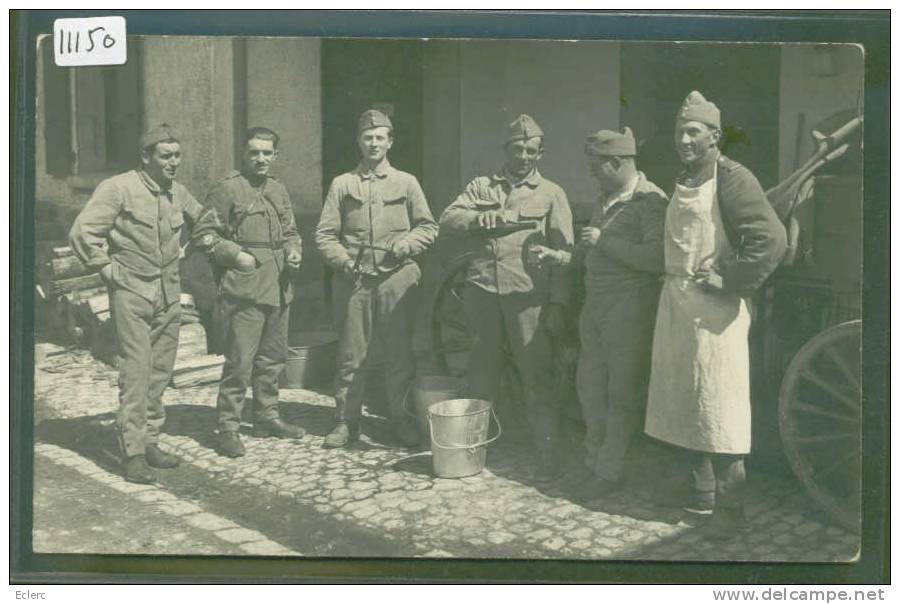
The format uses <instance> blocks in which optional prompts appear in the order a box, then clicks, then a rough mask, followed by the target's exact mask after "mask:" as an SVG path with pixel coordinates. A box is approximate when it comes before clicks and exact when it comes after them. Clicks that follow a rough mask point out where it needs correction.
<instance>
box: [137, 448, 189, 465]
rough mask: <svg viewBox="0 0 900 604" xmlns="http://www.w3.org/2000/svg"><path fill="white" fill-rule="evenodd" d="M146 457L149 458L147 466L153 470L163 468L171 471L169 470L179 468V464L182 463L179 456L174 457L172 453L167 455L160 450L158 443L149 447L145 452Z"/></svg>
mask: <svg viewBox="0 0 900 604" xmlns="http://www.w3.org/2000/svg"><path fill="white" fill-rule="evenodd" d="M144 455H145V456H146V458H147V464H148V465H149V466H150V467H151V468H161V469H165V470H167V469H169V468H177V467H178V464H180V463H181V459H179V458H178V456H177V455H172V454H171V453H166V452H165V451H163V450H162V449H160V448H159V445H157V444H156V443H153V444H150V445H147V447H146V449H145V450H144Z"/></svg>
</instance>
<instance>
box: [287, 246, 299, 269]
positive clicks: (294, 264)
mask: <svg viewBox="0 0 900 604" xmlns="http://www.w3.org/2000/svg"><path fill="white" fill-rule="evenodd" d="M286 260H287V263H288V265H289V266H290V267H291V268H294V269H297V268H300V262H302V261H303V254H302V252H300V250H298V249H296V248H294V249H292V250H291V251H289V252H288V255H287V258H286Z"/></svg>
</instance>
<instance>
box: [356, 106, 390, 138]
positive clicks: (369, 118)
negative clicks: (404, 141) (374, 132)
mask: <svg viewBox="0 0 900 604" xmlns="http://www.w3.org/2000/svg"><path fill="white" fill-rule="evenodd" d="M381 126H385V127H387V129H388V130H390V131H391V132H393V131H394V125H393V124H392V123H391V118H389V117H388V116H386V115H385V114H383V113H382V112H380V111H378V110H377V109H369V110H367V111H364V112H363V114H362V115H361V116H359V128H357V130H356V132H357V133H360V132H362V131H363V130H369V129H371V128H379V127H381Z"/></svg>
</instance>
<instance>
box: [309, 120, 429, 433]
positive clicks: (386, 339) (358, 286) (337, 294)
mask: <svg viewBox="0 0 900 604" xmlns="http://www.w3.org/2000/svg"><path fill="white" fill-rule="evenodd" d="M358 126H359V127H358V130H357V132H358V136H357V144H358V146H359V149H360V152H361V154H362V159H361V160H360V162H359V165H358V166H357V167H356V168H355V169H354V170H353V171H351V172H346V173H344V174H341V175H340V176H338V177H337V178H335V179H334V180H333V181H332V182H331V187H330V188H329V190H328V195H327V196H326V198H325V205H324V206H323V208H322V215H321V217H320V219H319V225H318V227H317V228H316V246H317V247H318V248H319V252H321V254H322V256H323V258H324V259H325V262H326V264H328V266H329V267H331V269H332V270H333V271H334V272H335V277H334V280H333V282H332V286H333V291H334V312H335V326H336V327H337V330H338V334H339V338H340V339H339V342H338V353H337V372H336V376H335V395H334V396H335V403H336V406H337V408H336V410H335V420H336V423H335V427H334V429H333V430H332V431H331V432H330V433H329V434H328V435H327V436H326V437H325V441H324V446H325V447H326V448H340V447H346V446H347V445H349V444H351V443H353V442H354V441H355V440H357V439H358V438H359V421H360V414H361V410H362V400H363V396H364V395H365V391H366V385H365V371H363V367H364V365H365V363H366V361H367V357H368V354H369V347H370V344H371V343H372V341H373V338H378V339H379V341H380V342H381V344H382V347H381V349H382V350H383V354H384V362H385V374H386V375H385V386H386V390H387V397H388V406H389V415H390V418H391V420H392V422H393V425H394V432H395V436H396V437H397V439H398V441H399V443H400V444H401V445H404V446H412V445H415V444H418V436H417V432H416V430H415V428H414V427H413V426H412V425H411V424H410V422H409V421H408V420H407V419H406V418H405V416H404V412H403V402H404V400H405V398H406V396H407V393H408V392H409V388H410V385H411V384H412V381H413V379H414V378H415V372H416V359H415V354H414V352H413V342H412V337H413V327H414V323H415V315H416V303H417V300H416V298H417V294H418V289H419V282H420V280H421V277H422V271H421V269H420V268H419V265H418V264H416V262H415V261H414V260H413V257H414V256H417V255H419V254H421V253H423V252H424V251H426V250H427V249H429V248H430V247H431V246H432V245H433V243H434V240H435V238H436V237H437V224H435V221H434V217H433V216H432V214H431V210H430V209H429V207H428V203H427V202H426V200H425V194H424V193H423V192H422V187H421V186H420V185H419V181H418V180H416V177H415V176H413V175H412V174H408V173H406V172H402V171H400V170H397V169H396V168H394V167H393V166H391V164H390V162H389V161H388V158H387V154H388V151H389V150H390V148H391V146H392V145H393V144H394V138H393V129H394V128H393V124H391V120H390V119H389V118H388V116H387V115H385V114H384V113H382V112H380V111H377V110H375V109H370V110H368V111H366V112H364V113H363V114H362V116H360V118H359V125H358Z"/></svg>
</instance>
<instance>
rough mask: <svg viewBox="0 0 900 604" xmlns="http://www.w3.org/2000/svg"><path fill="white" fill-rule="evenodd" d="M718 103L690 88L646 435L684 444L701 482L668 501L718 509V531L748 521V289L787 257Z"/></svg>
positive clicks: (680, 121) (677, 490)
mask: <svg viewBox="0 0 900 604" xmlns="http://www.w3.org/2000/svg"><path fill="white" fill-rule="evenodd" d="M720 120H721V118H720V114H719V109H718V107H716V106H715V105H714V104H713V103H711V102H709V101H707V100H706V99H705V98H703V95H701V94H700V93H699V92H696V91H694V92H691V93H690V94H689V95H688V96H687V98H685V100H684V104H683V105H682V106H681V110H680V111H679V113H678V118H677V121H676V123H675V149H676V151H677V152H678V156H679V158H680V159H681V162H682V164H683V165H684V171H683V172H682V174H681V175H680V176H679V177H678V181H677V182H676V185H675V186H676V189H675V193H674V194H673V196H672V199H671V201H670V202H669V206H668V209H667V210H666V231H665V243H664V246H665V270H666V277H665V282H664V284H663V289H662V295H661V296H660V300H659V311H658V313H657V318H656V329H655V332H654V337H653V361H652V367H651V376H650V390H649V395H648V400H647V420H646V424H645V430H646V432H647V434H649V435H650V436H653V437H655V438H658V439H660V440H663V441H665V442H668V443H671V444H673V445H676V446H678V447H682V448H683V449H684V450H685V457H686V462H687V463H686V465H687V466H688V467H689V468H690V469H691V471H692V472H691V474H692V477H693V480H689V479H688V472H687V468H685V470H686V471H685V473H684V476H683V478H684V480H683V481H681V483H679V484H677V485H669V486H670V487H671V490H669V491H668V492H667V493H666V492H661V493H660V495H661V496H663V499H661V501H660V502H661V503H669V504H672V505H680V506H687V507H690V508H693V509H697V510H699V511H707V512H708V511H709V510H710V509H712V508H714V511H713V518H712V522H711V523H710V524H709V525H707V528H706V530H707V531H708V533H709V536H711V537H714V538H720V537H725V538H727V537H729V536H730V535H732V534H734V531H736V530H737V529H739V528H741V527H742V526H743V520H744V515H743V504H744V491H745V480H746V474H745V470H744V455H746V454H747V453H749V452H750V360H749V356H750V355H749V346H748V342H747V335H748V331H749V329H750V311H749V309H748V304H747V303H748V298H749V297H750V296H751V295H752V294H753V292H754V291H755V290H756V289H757V288H758V287H759V286H760V285H761V284H762V283H763V281H764V280H765V279H766V277H768V275H769V274H770V273H771V272H772V271H773V270H774V269H775V267H776V266H777V265H778V263H779V262H780V260H781V257H782V256H783V255H784V251H785V245H786V235H785V231H784V227H783V226H782V224H781V222H780V221H779V220H778V217H777V216H776V215H775V212H774V210H773V209H772V207H771V206H770V205H769V202H768V201H767V200H766V195H765V193H764V192H763V190H762V187H760V185H759V182H758V181H757V180H756V177H755V176H753V174H752V173H751V172H750V170H748V169H747V168H745V167H744V166H742V165H741V164H739V163H737V162H735V161H733V160H731V159H729V158H727V157H725V156H724V155H722V154H721V152H720V151H719V148H718V143H719V139H720V137H721V121H720Z"/></svg>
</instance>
